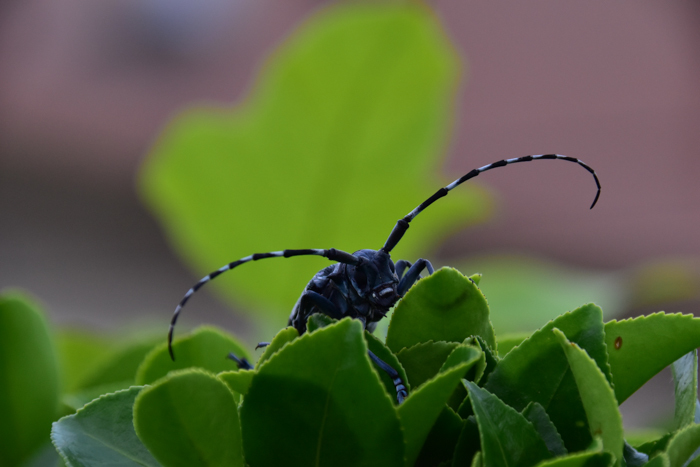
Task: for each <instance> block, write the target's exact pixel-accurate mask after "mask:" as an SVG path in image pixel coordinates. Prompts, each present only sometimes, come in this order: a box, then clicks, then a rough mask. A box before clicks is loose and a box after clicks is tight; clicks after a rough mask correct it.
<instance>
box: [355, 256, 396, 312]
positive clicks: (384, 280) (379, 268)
mask: <svg viewBox="0 0 700 467" xmlns="http://www.w3.org/2000/svg"><path fill="white" fill-rule="evenodd" d="M353 255H354V256H356V257H358V258H362V259H363V260H364V261H362V263H360V264H358V265H357V266H351V267H349V268H348V272H349V276H350V281H351V283H352V286H353V288H354V289H355V290H356V291H357V293H358V295H360V296H361V297H363V298H365V299H366V300H368V301H369V302H370V303H371V304H372V305H374V306H375V307H377V308H379V309H381V310H382V311H387V310H388V309H389V308H391V307H392V306H393V305H394V303H396V301H397V300H398V299H399V298H400V297H399V294H398V292H397V286H398V284H399V279H398V277H397V276H396V270H395V268H394V262H393V261H392V260H391V256H390V255H389V253H386V252H384V251H382V250H379V251H376V250H359V251H356V252H355V253H353Z"/></svg>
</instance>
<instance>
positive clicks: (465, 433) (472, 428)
mask: <svg viewBox="0 0 700 467" xmlns="http://www.w3.org/2000/svg"><path fill="white" fill-rule="evenodd" d="M467 403H469V401H467ZM479 449H481V441H480V440H479V425H477V423H476V418H475V417H474V416H473V415H472V416H470V417H468V418H467V419H466V420H465V421H464V425H463V426H462V431H461V433H460V434H459V438H458V440H457V444H456V446H455V450H454V453H453V456H452V467H461V466H464V465H470V464H471V463H472V461H473V460H474V456H475V455H476V454H477V453H478V452H479Z"/></svg>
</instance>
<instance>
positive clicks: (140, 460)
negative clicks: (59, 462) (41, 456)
mask: <svg viewBox="0 0 700 467" xmlns="http://www.w3.org/2000/svg"><path fill="white" fill-rule="evenodd" d="M140 391H141V387H139V386H136V387H132V388H129V389H125V390H122V391H118V392H116V393H113V394H106V395H104V396H102V397H100V398H98V399H95V400H94V401H92V402H90V403H89V404H87V405H86V406H85V407H83V408H82V409H80V410H78V411H77V412H76V413H75V414H74V415H70V416H67V417H63V418H62V419H60V420H59V421H57V422H56V423H54V424H53V430H52V432H51V440H52V441H53V443H54V445H55V446H56V449H58V451H59V452H60V453H61V455H62V456H63V457H64V458H65V459H66V460H67V461H68V462H70V465H72V466H73V467H92V466H95V465H109V466H114V467H135V466H148V467H156V466H160V464H159V463H158V461H156V460H155V459H154V458H153V456H152V455H151V453H150V452H148V449H146V447H145V446H144V445H143V443H141V440H139V438H138V436H136V432H135V431H134V425H133V421H132V418H133V410H132V409H133V406H134V400H135V399H136V396H137V395H138V393H139V392H140Z"/></svg>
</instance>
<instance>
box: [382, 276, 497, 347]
mask: <svg viewBox="0 0 700 467" xmlns="http://www.w3.org/2000/svg"><path fill="white" fill-rule="evenodd" d="M470 336H481V337H483V339H484V341H486V343H487V344H488V345H489V346H490V347H491V348H493V349H495V348H496V336H495V334H494V332H493V327H492V326H491V321H489V307H488V304H487V303H486V298H484V294H482V293H481V291H480V290H479V288H478V287H477V286H476V285H475V284H474V283H473V282H472V281H470V280H469V279H468V278H467V277H466V276H464V275H463V274H462V273H461V272H459V271H457V270H456V269H453V268H442V269H440V270H438V271H435V273H434V274H433V275H431V276H429V277H426V278H424V279H421V280H420V281H418V282H417V283H416V285H414V286H413V287H412V288H411V289H410V290H409V291H408V292H407V293H406V296H405V297H404V299H403V300H401V301H400V302H399V303H398V305H396V308H395V309H394V314H393V316H392V318H391V323H390V324H389V331H388V333H387V336H386V345H387V346H388V347H389V348H390V349H391V350H392V351H393V352H394V353H397V352H399V351H400V350H401V349H403V348H408V347H412V346H414V345H416V344H420V343H423V342H428V341H431V340H432V341H435V342H438V341H447V342H459V343H461V342H463V341H464V339H466V338H467V337H470Z"/></svg>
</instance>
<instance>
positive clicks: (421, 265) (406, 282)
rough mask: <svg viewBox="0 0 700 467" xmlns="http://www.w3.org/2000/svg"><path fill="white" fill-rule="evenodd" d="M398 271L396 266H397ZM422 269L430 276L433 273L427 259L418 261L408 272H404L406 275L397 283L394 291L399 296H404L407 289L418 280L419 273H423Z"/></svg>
mask: <svg viewBox="0 0 700 467" xmlns="http://www.w3.org/2000/svg"><path fill="white" fill-rule="evenodd" d="M401 261H402V260H399V261H398V262H397V265H398V263H401ZM405 263H406V264H411V263H409V262H408V261H406V262H405ZM397 269H398V266H397ZM423 269H427V270H428V274H432V273H433V272H435V270H434V269H433V265H432V264H430V261H428V260H427V259H423V258H421V259H419V260H418V261H416V262H415V264H413V265H412V266H411V267H410V268H408V271H406V274H405V275H404V276H403V277H401V280H400V281H399V286H398V287H397V288H396V291H397V292H398V294H399V295H400V296H402V297H403V296H404V294H405V293H406V292H407V291H408V289H410V288H411V286H412V285H413V284H415V283H416V281H417V280H418V279H419V278H420V273H421V272H423Z"/></svg>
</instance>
